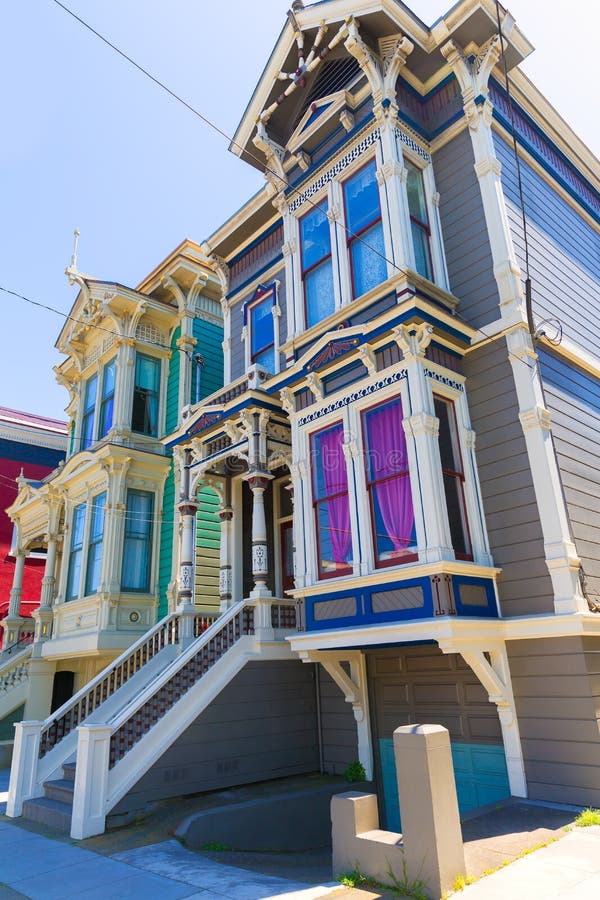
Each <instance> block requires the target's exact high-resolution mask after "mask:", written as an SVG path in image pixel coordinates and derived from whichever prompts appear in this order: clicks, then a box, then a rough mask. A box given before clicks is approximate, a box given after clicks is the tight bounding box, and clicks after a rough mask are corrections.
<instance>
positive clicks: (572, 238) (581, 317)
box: [494, 134, 600, 349]
mask: <svg viewBox="0 0 600 900" xmlns="http://www.w3.org/2000/svg"><path fill="white" fill-rule="evenodd" d="M494 144H495V148H496V155H497V156H498V159H499V160H500V162H501V163H502V187H503V190H504V195H505V198H506V208H507V212H508V220H509V224H510V229H511V233H512V238H513V242H514V246H515V252H516V255H517V260H518V262H519V265H520V266H521V270H522V272H523V273H524V272H525V246H524V242H523V225H522V217H521V210H520V206H519V195H518V187H517V174H516V165H515V160H514V156H513V153H512V147H510V146H508V145H507V144H506V143H505V141H504V140H503V139H502V138H501V137H500V136H499V135H498V134H495V135H494ZM521 177H522V181H523V194H524V198H525V207H526V211H527V235H528V242H529V267H530V273H531V280H532V296H533V309H534V314H535V316H536V318H537V319H538V320H540V319H541V320H543V319H547V318H548V317H551V318H558V319H559V320H560V322H561V324H562V328H563V331H564V334H565V335H567V336H568V337H569V338H571V339H572V340H573V341H575V342H576V343H577V344H579V345H580V346H589V345H590V342H591V347H592V349H593V348H595V347H597V346H598V342H599V340H600V316H599V315H598V310H599V309H600V240H599V239H598V233H597V231H595V230H594V229H593V228H592V226H591V225H589V224H588V223H587V222H586V221H585V220H584V219H583V218H582V217H581V216H579V215H578V214H577V211H576V210H575V209H574V208H573V207H572V206H571V205H570V204H569V203H567V202H566V200H563V198H562V197H560V196H559V194H557V193H556V191H554V190H553V189H552V186H551V185H550V184H548V183H547V182H546V181H544V179H543V178H541V176H540V175H538V174H537V173H536V172H534V170H533V169H532V168H531V167H530V166H529V165H527V163H526V162H524V161H523V160H522V161H521ZM548 330H549V331H550V330H551V326H548Z"/></svg>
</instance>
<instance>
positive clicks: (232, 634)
mask: <svg viewBox="0 0 600 900" xmlns="http://www.w3.org/2000/svg"><path fill="white" fill-rule="evenodd" d="M207 618H208V617H203V616H197V617H196V619H197V620H198V621H199V625H200V624H201V622H202V620H203V619H206V620H207ZM216 618H217V617H215V621H216ZM224 619H225V621H224V622H223V625H222V626H221V628H219V629H218V630H216V631H214V632H213V633H212V634H210V633H207V634H206V635H205V638H206V639H205V640H201V643H200V646H199V647H198V649H197V650H196V652H195V653H194V654H193V655H192V656H190V657H189V658H188V659H187V660H185V662H183V663H182V665H181V666H180V667H179V668H178V669H177V671H176V672H174V673H173V674H172V675H171V677H170V678H169V679H168V680H167V681H166V682H164V684H162V685H161V686H160V687H159V688H158V689H157V690H156V691H155V692H154V693H153V694H152V695H151V696H150V697H148V698H147V699H146V701H145V702H144V703H143V704H142V705H141V706H140V707H139V708H138V709H136V710H135V712H133V713H132V714H131V715H130V716H129V717H128V718H127V719H126V720H125V721H123V722H121V723H120V724H118V725H117V726H116V729H115V731H114V733H113V735H112V736H111V739H110V756H109V768H111V769H112V768H114V766H115V765H116V764H117V763H118V762H119V760H121V759H123V757H124V756H125V754H126V753H128V752H129V751H130V750H131V749H132V748H133V747H134V746H135V744H137V743H138V741H140V740H141V739H142V738H143V737H144V735H145V734H147V733H148V732H149V731H150V729H151V728H152V727H153V726H154V725H156V724H157V722H159V721H160V719H162V718H163V716H164V715H165V714H166V713H167V712H168V711H169V710H170V709H171V708H172V707H173V706H174V705H175V704H176V703H177V701H178V700H180V698H181V697H183V695H184V694H186V693H187V692H188V691H189V690H190V688H191V687H193V685H195V684H196V683H197V682H198V681H199V679H201V678H202V676H203V675H205V674H206V672H208V670H209V669H211V668H212V667H213V666H214V665H215V663H216V662H218V660H220V659H221V657H222V656H223V655H224V654H225V653H227V651H228V650H229V649H230V648H231V647H233V645H234V644H235V643H237V641H239V640H240V638H242V637H245V636H247V635H253V634H254V608H253V606H251V605H246V606H243V607H242V608H241V609H239V610H238V611H237V612H236V613H235V614H232V615H231V616H230V617H228V616H227V615H226V616H224ZM194 624H195V625H196V623H194ZM211 624H214V622H213V623H211Z"/></svg>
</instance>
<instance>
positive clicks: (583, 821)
mask: <svg viewBox="0 0 600 900" xmlns="http://www.w3.org/2000/svg"><path fill="white" fill-rule="evenodd" d="M575 824H576V825H577V827H578V828H587V827H588V825H600V809H591V808H588V809H584V810H582V812H580V813H579V815H578V816H577V818H576V819H575Z"/></svg>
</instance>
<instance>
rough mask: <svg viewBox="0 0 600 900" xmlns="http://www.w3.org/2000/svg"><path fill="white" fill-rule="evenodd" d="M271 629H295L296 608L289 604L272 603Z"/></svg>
mask: <svg viewBox="0 0 600 900" xmlns="http://www.w3.org/2000/svg"><path fill="white" fill-rule="evenodd" d="M271 625H272V626H273V628H293V629H295V628H296V607H295V606H294V605H293V604H290V603H274V604H273V605H272V606H271Z"/></svg>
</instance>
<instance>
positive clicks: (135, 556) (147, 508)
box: [121, 489, 154, 592]
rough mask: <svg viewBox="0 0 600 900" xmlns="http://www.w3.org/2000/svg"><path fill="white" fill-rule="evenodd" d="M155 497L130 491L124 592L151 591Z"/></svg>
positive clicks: (124, 553)
mask: <svg viewBox="0 0 600 900" xmlns="http://www.w3.org/2000/svg"><path fill="white" fill-rule="evenodd" d="M153 514H154V494H152V493H150V492H149V491H138V490H133V489H129V490H128V491H127V505H126V512H125V538H124V541H123V566H122V574H121V590H123V591H142V592H148V591H149V590H150V575H151V566H152V518H153Z"/></svg>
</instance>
